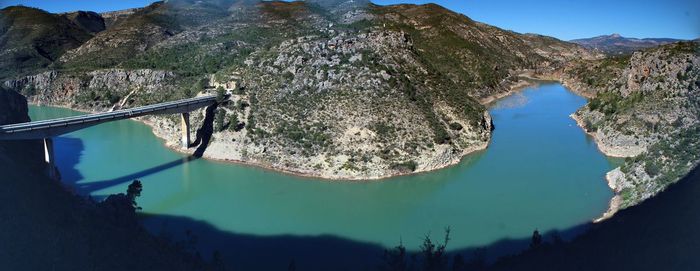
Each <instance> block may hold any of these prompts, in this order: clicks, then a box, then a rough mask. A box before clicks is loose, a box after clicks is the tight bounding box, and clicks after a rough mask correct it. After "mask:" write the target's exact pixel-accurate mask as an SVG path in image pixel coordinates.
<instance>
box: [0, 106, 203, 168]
mask: <svg viewBox="0 0 700 271" xmlns="http://www.w3.org/2000/svg"><path fill="white" fill-rule="evenodd" d="M215 103H216V96H202V97H196V98H190V99H184V100H179V101H172V102H165V103H159V104H154V105H147V106H142V107H135V108H129V109H122V110H116V111H112V112H104V113H96V114H88V115H81V116H74V117H66V118H58V119H52V120H40V121H32V122H25V123H17V124H9V125H2V126H0V140H28V139H43V140H44V153H45V159H46V162H47V163H48V164H49V175H50V176H51V177H56V173H55V161H54V151H53V142H52V140H51V138H52V137H55V136H59V135H63V134H67V133H70V132H74V131H77V130H80V129H84V128H87V127H90V126H94V125H98V124H101V123H105V122H110V121H116V120H123V119H130V118H135V117H140V116H145V115H163V114H180V115H181V117H180V119H181V125H182V128H181V129H180V130H181V131H182V140H181V142H182V147H183V148H185V149H186V148H188V147H189V145H190V132H189V131H190V114H189V112H192V111H194V110H196V109H199V108H202V107H207V106H210V105H213V104H215Z"/></svg>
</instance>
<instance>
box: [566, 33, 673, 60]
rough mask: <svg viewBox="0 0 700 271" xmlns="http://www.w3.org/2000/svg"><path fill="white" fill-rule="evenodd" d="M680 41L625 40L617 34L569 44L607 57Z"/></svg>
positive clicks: (667, 39)
mask: <svg viewBox="0 0 700 271" xmlns="http://www.w3.org/2000/svg"><path fill="white" fill-rule="evenodd" d="M678 41H681V40H679V39H669V38H646V39H636V38H626V37H623V36H620V35H619V34H611V35H603V36H597V37H592V38H587V39H575V40H571V42H573V43H576V44H580V45H582V46H584V47H586V48H589V49H596V50H600V51H601V52H604V53H606V54H608V55H626V54H631V53H633V52H635V51H639V50H642V49H646V48H652V47H657V46H659V45H664V44H669V43H674V42H678Z"/></svg>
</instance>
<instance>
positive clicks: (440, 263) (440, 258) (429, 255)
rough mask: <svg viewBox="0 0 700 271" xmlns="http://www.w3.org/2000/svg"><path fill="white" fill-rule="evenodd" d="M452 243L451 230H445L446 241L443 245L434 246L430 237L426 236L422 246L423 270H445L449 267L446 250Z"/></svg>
mask: <svg viewBox="0 0 700 271" xmlns="http://www.w3.org/2000/svg"><path fill="white" fill-rule="evenodd" d="M449 241H450V228H449V227H447V229H445V241H444V242H443V243H442V244H433V242H432V241H431V240H430V237H429V236H426V237H425V239H424V240H423V244H422V245H421V247H420V249H421V254H423V270H426V271H437V270H445V269H446V267H447V255H446V251H445V248H446V247H447V243H448V242H449Z"/></svg>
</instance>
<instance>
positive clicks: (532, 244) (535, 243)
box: [530, 229, 542, 249]
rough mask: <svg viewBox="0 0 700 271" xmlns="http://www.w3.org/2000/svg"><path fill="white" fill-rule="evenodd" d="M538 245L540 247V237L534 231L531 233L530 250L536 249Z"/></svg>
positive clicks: (536, 231) (537, 232)
mask: <svg viewBox="0 0 700 271" xmlns="http://www.w3.org/2000/svg"><path fill="white" fill-rule="evenodd" d="M540 245H542V235H540V232H539V231H538V230H537V229H535V231H534V232H533V233H532V241H531V242H530V248H531V249H534V248H538V247H539V246H540Z"/></svg>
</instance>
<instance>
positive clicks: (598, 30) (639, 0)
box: [0, 0, 700, 40]
mask: <svg viewBox="0 0 700 271" xmlns="http://www.w3.org/2000/svg"><path fill="white" fill-rule="evenodd" d="M372 1H373V2H374V3H377V4H381V5H385V4H396V3H416V4H424V3H431V2H432V3H437V4H440V5H442V6H444V7H447V8H449V9H451V10H454V11H457V12H460V13H463V14H465V15H467V16H469V17H471V18H472V19H474V20H477V21H480V22H484V23H487V24H491V25H495V26H498V27H501V28H505V29H510V30H514V31H517V32H521V33H525V32H530V33H538V34H543V35H548V36H554V37H557V38H560V39H563V40H570V39H575V38H585V37H592V36H598V35H604V34H611V33H619V34H621V35H623V36H626V37H636V38H645V37H667V38H680V39H695V38H698V37H700V0H539V1H532V0H530V1H528V0H450V1H448V0H433V1H424V0H372ZM151 2H154V1H152V0H0V7H5V6H8V5H17V4H22V5H25V6H32V7H39V8H42V9H45V10H47V11H50V12H65V11H73V10H92V11H97V12H103V11H110V10H119V9H125V8H132V7H142V6H146V5H148V4H149V3H151Z"/></svg>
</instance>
